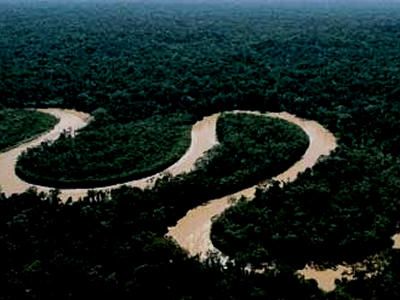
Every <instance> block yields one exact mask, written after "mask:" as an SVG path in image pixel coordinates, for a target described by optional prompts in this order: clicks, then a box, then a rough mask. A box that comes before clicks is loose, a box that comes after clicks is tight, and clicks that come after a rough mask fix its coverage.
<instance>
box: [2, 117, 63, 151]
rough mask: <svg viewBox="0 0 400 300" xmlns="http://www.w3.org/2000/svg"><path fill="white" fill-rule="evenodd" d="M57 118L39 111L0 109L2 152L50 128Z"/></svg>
mask: <svg viewBox="0 0 400 300" xmlns="http://www.w3.org/2000/svg"><path fill="white" fill-rule="evenodd" d="M56 123H57V119H56V118H55V117H53V116H50V115H48V114H44V113H42V112H38V111H32V110H30V111H28V110H15V109H1V110H0V152H1V151H5V149H7V148H9V147H12V146H14V145H16V144H18V143H20V142H23V141H26V140H28V139H30V138H33V137H34V136H36V135H38V134H40V133H43V132H45V131H47V130H50V129H51V128H52V127H53V126H54V125H55V124H56Z"/></svg>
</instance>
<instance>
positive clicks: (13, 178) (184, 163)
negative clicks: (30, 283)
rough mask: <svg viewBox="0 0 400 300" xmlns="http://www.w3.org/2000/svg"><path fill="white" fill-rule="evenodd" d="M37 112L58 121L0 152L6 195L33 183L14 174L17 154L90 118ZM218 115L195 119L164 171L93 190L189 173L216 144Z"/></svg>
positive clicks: (72, 192) (66, 192)
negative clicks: (182, 149)
mask: <svg viewBox="0 0 400 300" xmlns="http://www.w3.org/2000/svg"><path fill="white" fill-rule="evenodd" d="M39 111H42V112H45V113H48V114H51V115H53V116H55V117H57V118H58V119H59V123H58V124H57V125H56V126H55V127H54V128H53V130H51V131H50V132H49V133H47V134H44V135H42V136H41V137H39V138H37V139H35V140H33V141H31V142H28V143H25V144H23V145H20V146H18V147H16V148H14V149H12V150H10V151H7V152H5V153H2V154H0V186H1V188H2V191H3V192H4V193H5V194H6V195H10V194H12V193H21V192H23V191H25V190H26V189H27V188H29V187H31V186H32V185H31V184H29V183H27V182H25V181H23V180H21V179H20V178H19V177H18V176H17V175H16V174H15V164H16V161H17V157H18V156H19V155H20V154H21V153H22V152H23V151H25V150H26V149H28V148H32V147H35V146H38V145H40V143H42V142H44V141H53V140H56V139H58V138H59V136H60V134H61V133H62V132H63V131H64V130H67V129H72V130H73V131H75V130H78V129H80V128H82V127H84V126H86V125H87V123H88V121H89V119H90V118H89V115H87V114H84V113H80V112H77V111H73V110H63V109H40V110H39ZM218 116H219V114H214V115H211V116H208V117H205V118H204V119H203V120H201V121H199V122H197V123H196V124H194V125H193V127H192V133H191V139H192V141H191V145H190V147H189V149H188V150H187V152H186V153H185V154H184V155H183V156H182V157H181V158H180V159H179V160H178V161H177V162H176V163H175V164H173V165H172V166H170V167H169V168H167V169H166V170H164V171H163V172H160V173H157V174H155V175H153V176H149V177H146V178H142V179H139V180H133V181H129V182H126V183H124V184H117V185H112V186H107V187H104V188H98V189H93V190H109V189H113V188H117V187H120V186H121V185H128V186H134V187H140V188H144V187H147V186H151V184H152V182H154V180H155V179H157V178H158V177H160V176H162V175H163V174H165V173H169V174H171V175H172V176H175V175H178V174H180V173H184V172H189V171H191V170H192V168H193V167H194V164H195V162H196V160H197V159H198V158H200V157H201V156H202V155H203V153H204V152H205V151H207V150H209V149H210V148H212V147H213V146H214V145H215V144H216V143H217V137H216V135H215V132H216V123H217V119H218ZM35 187H36V188H37V189H38V191H44V192H48V191H49V190H50V189H51V187H44V186H37V185H35ZM60 192H61V195H60V197H61V199H63V200H66V199H68V198H69V197H71V198H72V199H73V200H77V199H79V198H80V197H83V196H85V195H86V194H87V192H88V189H61V190H60Z"/></svg>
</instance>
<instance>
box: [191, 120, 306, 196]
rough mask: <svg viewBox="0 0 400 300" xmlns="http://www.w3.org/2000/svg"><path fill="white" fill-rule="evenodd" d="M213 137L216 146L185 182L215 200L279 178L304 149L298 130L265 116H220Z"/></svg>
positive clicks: (301, 131) (302, 135) (302, 133)
mask: <svg viewBox="0 0 400 300" xmlns="http://www.w3.org/2000/svg"><path fill="white" fill-rule="evenodd" d="M217 134H218V139H219V141H220V144H219V145H218V146H216V147H214V148H213V149H211V150H210V151H209V153H208V154H207V155H206V156H205V157H204V159H200V160H199V161H198V162H197V166H198V170H196V171H195V172H192V173H191V174H189V175H188V176H187V178H188V179H189V180H191V181H192V182H193V184H194V182H198V183H196V184H197V185H200V186H203V187H208V188H210V189H211V190H212V191H213V192H214V193H215V195H218V196H222V195H226V194H229V192H236V191H239V190H240V189H242V188H245V187H249V186H251V185H253V184H256V183H258V182H259V181H262V180H264V179H268V178H270V177H272V176H274V175H277V174H279V173H280V172H282V171H284V170H286V169H287V168H288V167H290V166H291V165H292V164H294V163H295V162H296V161H297V160H299V159H300V158H301V156H302V155H303V154H304V153H305V151H306V149H307V146H308V137H307V135H306V134H305V133H304V132H303V130H302V129H300V128H299V127H297V126H296V125H293V124H290V123H288V122H286V121H283V120H280V119H275V118H268V117H265V116H254V115H248V114H223V115H222V116H221V118H220V119H219V120H218V123H217ZM192 178H193V179H192ZM200 189H202V188H200ZM210 196H211V198H213V196H212V195H210ZM214 197H215V196H214Z"/></svg>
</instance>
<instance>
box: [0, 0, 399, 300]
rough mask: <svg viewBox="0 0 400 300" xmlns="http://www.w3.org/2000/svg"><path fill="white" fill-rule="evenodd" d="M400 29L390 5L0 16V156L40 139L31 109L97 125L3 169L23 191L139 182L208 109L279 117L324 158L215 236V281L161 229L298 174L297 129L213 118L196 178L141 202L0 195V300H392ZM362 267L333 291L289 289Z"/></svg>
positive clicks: (263, 195) (128, 194)
mask: <svg viewBox="0 0 400 300" xmlns="http://www.w3.org/2000/svg"><path fill="white" fill-rule="evenodd" d="M399 30H400V4H398V3H395V2H385V3H381V2H379V3H378V2H373V1H371V2H368V3H364V2H353V3H348V2H344V1H338V2H335V3H333V2H332V3H331V2H329V3H328V2H318V1H306V2H301V3H300V2H296V3H293V2H289V1H287V2H285V1H276V2H274V1H271V2H268V3H263V2H258V1H251V2H249V3H246V2H244V1H243V2H236V1H235V2H234V1H225V0H224V1H222V0H221V1H220V2H219V1H214V2H194V3H191V2H188V1H179V2H175V3H173V2H162V1H149V2H146V3H142V2H135V1H132V2H131V1H124V2H119V1H115V2H114V1H110V2H106V1H100V0H96V1H76V0H74V1H48V2H39V1H38V2H34V1H22V0H19V1H8V0H0V152H5V151H7V150H8V149H9V148H10V147H17V146H18V145H19V144H20V143H22V142H23V141H25V140H28V139H32V138H34V137H35V136H37V135H38V134H42V133H44V132H47V131H49V130H50V129H51V128H53V127H54V126H55V125H56V123H57V120H56V119H55V118H54V117H52V116H50V115H47V114H43V113H41V112H38V111H35V110H33V109H35V108H43V107H54V108H63V109H64V108H65V109H75V110H78V111H83V112H86V113H88V114H90V115H91V116H92V117H93V119H92V120H91V122H89V125H88V126H86V127H85V128H83V129H81V130H79V131H78V132H76V133H74V134H73V135H69V134H68V133H64V134H62V135H61V138H60V139H58V140H56V141H54V142H49V143H43V144H42V145H40V146H39V147H37V148H32V149H28V150H27V151H26V152H25V153H24V154H23V155H22V156H20V157H19V159H18V163H17V165H16V167H17V169H16V170H17V174H18V175H19V176H20V177H21V178H22V179H24V180H26V181H28V182H30V183H33V184H39V185H47V186H50V187H53V188H95V187H98V186H102V185H111V184H114V183H123V182H125V181H127V180H131V179H136V178H141V177H146V176H147V175H150V174H152V173H154V172H159V171H162V170H163V169H164V168H165V167H168V166H169V165H171V164H173V163H174V162H176V161H177V160H178V159H179V158H180V157H182V156H183V155H184V154H185V151H186V150H187V149H188V147H189V144H190V130H191V128H192V126H193V124H195V123H196V122H197V121H199V120H202V119H203V118H204V117H205V116H209V115H211V114H214V113H219V112H224V111H233V110H242V111H259V112H267V111H273V112H280V111H287V112H290V113H291V114H295V115H297V116H298V117H300V118H307V119H310V120H315V121H317V122H318V123H320V124H322V125H323V126H324V127H325V128H327V129H328V130H329V131H330V132H332V133H333V134H334V135H335V137H336V139H337V144H338V147H337V149H336V150H335V151H334V152H332V153H330V155H329V156H327V157H322V158H321V159H320V160H319V161H318V163H317V164H316V165H315V166H314V167H313V168H312V169H309V170H307V171H305V172H304V173H303V174H301V175H300V176H299V177H298V178H297V179H296V180H295V181H294V182H291V183H285V184H279V183H272V186H271V187H269V188H268V189H266V188H265V187H264V186H260V188H259V189H258V191H257V192H256V196H255V199H254V200H253V201H252V202H247V201H245V200H243V201H238V203H237V204H236V205H235V206H233V207H232V208H230V209H229V210H227V211H225V212H224V213H223V214H222V215H221V216H220V217H219V218H215V219H214V220H213V225H212V233H211V238H212V241H213V244H214V246H215V247H216V248H217V249H219V250H220V251H222V253H224V254H226V255H228V256H229V257H230V258H231V259H232V260H230V261H229V262H228V263H227V264H225V265H224V264H221V262H220V260H219V258H218V257H216V256H215V255H210V256H209V257H208V259H206V260H205V261H200V260H199V259H198V258H197V257H189V255H188V253H187V252H186V251H185V249H181V248H180V247H179V245H178V244H177V243H176V242H175V241H174V240H173V239H172V238H169V237H166V236H165V234H166V233H167V231H168V228H169V227H171V226H174V225H175V224H176V223H177V222H178V221H179V220H180V219H181V218H182V217H184V216H185V215H186V214H187V212H188V211H190V210H192V209H194V208H195V207H197V206H199V205H204V204H205V203H207V201H209V200H211V199H216V198H218V197H222V196H225V195H228V194H231V193H235V192H237V191H239V190H241V189H244V188H246V187H249V186H253V185H255V184H257V183H259V182H260V181H264V180H265V179H268V178H272V177H273V176H275V175H277V174H279V173H280V172H283V171H285V170H286V169H287V168H289V167H290V166H291V165H293V164H294V163H295V162H296V161H298V160H299V159H301V157H302V155H303V154H304V153H305V151H306V149H307V147H308V145H309V143H310V140H309V138H308V136H307V135H306V134H305V132H303V130H302V129H301V128H298V126H295V125H294V124H290V123H289V122H286V121H283V120H279V119H275V118H269V117H266V116H265V115H251V114H245V113H222V115H221V116H220V117H219V118H218V122H217V127H216V131H217V136H218V141H219V143H218V144H217V145H216V146H214V147H213V148H211V149H210V150H209V151H207V153H205V155H204V156H203V157H202V158H200V159H199V160H198V161H197V162H196V168H195V169H194V170H192V171H191V172H189V173H184V174H179V175H177V176H169V175H168V174H166V175H165V176H163V177H161V178H160V179H158V180H157V181H156V182H154V185H153V186H151V187H148V188H145V189H139V188H133V187H128V186H124V187H120V188H118V189H113V190H111V191H110V192H109V193H104V192H95V191H91V192H90V193H88V195H87V196H86V197H84V198H82V199H80V200H79V201H72V199H70V200H68V201H65V202H64V201H61V198H60V191H59V190H57V189H54V190H52V191H51V192H49V193H42V192H39V191H38V190H36V189H35V188H31V189H29V190H28V191H26V192H24V193H20V194H14V195H8V194H7V195H6V194H5V193H1V195H0V254H1V255H2V257H3V258H4V260H3V263H2V264H0V280H1V282H2V288H1V289H0V299H78V298H82V297H90V298H94V297H108V298H115V299H132V298H136V299H150V298H153V297H156V296H157V295H160V294H161V295H163V297H164V298H166V299H182V300H183V299H296V300H297V299H332V300H336V299H398V297H399V296H400V286H399V276H400V263H399V261H400V260H399V252H398V251H399V250H396V249H393V248H392V247H393V240H392V239H391V237H392V236H393V234H395V233H398V232H399V231H400V211H399V207H400V203H399V202H400V198H399V195H400V191H399V188H400V173H399V172H400V169H399V168H400V161H399V155H398V154H399V149H400V139H399V134H398V132H399V129H400V102H399V99H400V85H399V83H400V72H399V70H400V60H399V53H400V52H399V51H400V43H399V32H400V31H399ZM0 172H2V170H1V169H0ZM1 185H2V182H0V187H1ZM359 262H364V264H363V266H362V267H360V268H358V269H355V270H354V274H353V277H354V280H353V281H347V280H345V279H344V280H342V281H338V282H337V288H336V289H335V290H334V291H330V292H324V291H321V290H320V289H319V288H318V287H317V284H316V282H315V281H313V280H308V281H307V280H305V279H304V278H303V277H302V276H301V275H299V274H296V273H295V272H296V270H298V269H301V268H303V267H304V266H305V265H306V264H309V265H315V266H317V267H318V268H323V267H332V266H335V265H337V264H342V263H348V264H351V263H359ZM249 265H251V266H253V267H255V268H259V267H265V266H269V267H267V268H265V269H264V271H263V272H261V273H260V272H256V269H251V268H250V269H249V268H248V266H249ZM371 274H373V275H372V276H371Z"/></svg>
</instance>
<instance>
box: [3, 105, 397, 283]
mask: <svg viewBox="0 0 400 300" xmlns="http://www.w3.org/2000/svg"><path fill="white" fill-rule="evenodd" d="M40 111H42V112H45V113H48V114H51V115H54V116H55V117H57V118H58V119H59V123H58V124H57V125H56V126H55V127H54V128H53V129H52V130H51V131H49V132H48V133H45V134H43V135H41V136H39V137H38V138H36V139H34V140H32V141H29V142H27V143H24V144H21V145H18V146H16V147H15V148H13V149H11V150H9V151H6V152H4V153H0V186H1V188H2V191H3V192H4V193H5V194H6V195H10V194H12V193H21V192H23V191H25V190H26V189H27V188H29V187H32V185H31V184H29V183H27V182H25V181H23V180H21V179H20V178H19V177H18V176H17V175H16V174H15V164H16V161H17V158H18V156H19V155H20V154H21V153H22V152H23V151H25V150H26V149H28V148H32V147H35V146H38V145H40V143H42V142H44V141H53V140H56V139H58V138H59V136H60V134H61V133H62V132H63V131H64V130H72V132H75V131H77V130H79V129H80V128H83V127H84V126H86V125H87V124H88V122H89V121H90V116H89V115H87V114H84V113H80V112H77V111H74V110H64V109H40ZM231 113H248V114H255V115H265V116H267V117H272V118H280V119H283V120H286V121H288V122H290V123H293V124H296V125H298V126H299V127H301V128H302V130H304V132H305V133H306V134H307V136H308V138H309V142H310V143H309V147H308V149H307V150H306V152H305V153H304V155H303V157H302V158H301V159H300V160H299V161H297V162H296V163H295V164H294V165H293V166H292V167H290V168H289V169H288V170H286V171H285V172H283V173H281V174H279V175H277V176H275V177H274V178H273V179H274V180H277V181H280V182H282V183H283V182H291V181H294V180H295V179H296V178H297V176H298V175H299V174H300V173H301V172H303V171H304V170H306V169H307V168H312V167H313V166H314V165H315V164H316V163H317V162H318V160H319V159H320V158H321V157H323V156H326V155H329V154H330V153H331V151H332V150H334V149H335V148H336V146H337V144H336V139H335V137H334V136H333V134H332V133H330V132H329V131H328V130H326V129H325V128H324V127H322V126H321V125H320V124H319V123H317V122H315V121H310V120H304V119H301V118H298V117H296V116H294V115H292V114H289V113H286V112H281V113H266V114H261V113H258V112H248V111H234V112H231ZM219 115H220V114H213V115H211V116H207V117H205V118H203V119H202V120H200V121H198V122H197V123H196V124H194V125H193V127H192V133H191V139H192V140H191V145H190V147H189V149H188V150H187V152H186V153H185V154H184V155H183V156H182V157H181V159H179V160H178V161H177V162H176V163H175V164H173V165H172V166H170V167H169V168H167V169H166V170H164V171H163V172H160V173H157V174H154V175H152V176H149V177H146V178H142V179H139V180H133V181H129V182H126V183H123V184H118V185H112V186H107V187H102V188H98V189H92V190H110V189H113V188H117V187H120V186H122V185H128V186H133V187H139V188H145V187H149V186H151V185H152V184H153V182H154V181H155V180H156V179H157V178H159V177H161V176H162V175H164V174H166V173H169V174H171V175H172V176H175V175H178V174H181V173H185V172H190V171H191V170H193V168H194V166H195V162H196V160H197V159H199V158H200V157H201V156H203V155H204V153H205V152H206V151H207V150H209V149H211V148H212V147H213V146H215V145H216V144H217V143H218V140H217V134H216V123H217V120H218V117H219ZM268 179H270V178H266V181H265V182H261V183H260V184H261V185H263V186H264V187H265V188H268V183H267V182H268ZM260 184H258V185H255V186H252V187H249V188H247V189H244V190H242V191H239V192H237V193H235V194H231V195H226V196H224V197H222V198H219V199H214V200H210V201H208V202H207V203H206V204H204V205H201V206H198V207H196V208H194V209H192V210H190V211H189V212H188V213H187V214H186V216H185V217H183V218H182V219H181V220H179V221H178V222H177V224H176V225H175V226H174V227H170V228H168V234H167V235H168V236H170V237H172V238H173V239H175V240H176V242H177V243H178V244H179V245H180V246H181V247H182V248H184V249H186V250H187V251H188V253H189V254H190V255H199V256H200V258H201V259H204V258H206V257H207V254H209V253H211V252H214V253H216V254H217V255H219V256H220V257H221V260H222V261H223V260H227V259H228V258H226V257H224V255H223V254H222V253H220V252H219V251H218V250H217V249H216V248H215V247H214V246H213V245H212V242H211V240H210V230H211V224H212V220H213V218H216V217H217V216H218V215H220V214H221V213H222V212H223V211H224V210H226V209H227V208H229V207H230V206H232V205H234V201H233V199H238V198H241V197H245V198H247V199H248V200H249V201H250V200H252V199H253V198H254V193H255V191H256V188H257V187H258V186H259V185H260ZM35 187H36V188H37V190H38V191H44V192H48V191H49V190H51V187H43V186H35ZM60 192H61V194H60V197H61V199H63V200H66V199H68V198H69V197H71V198H72V199H74V200H77V199H79V198H80V197H83V196H85V195H86V193H87V192H88V189H61V190H60ZM393 239H394V240H395V246H394V247H396V248H400V235H395V236H394V237H393ZM294 251H295V250H294ZM349 270H350V268H349V267H346V266H341V265H339V266H337V268H335V269H327V270H317V269H315V268H313V267H310V266H306V267H305V268H304V269H303V270H299V271H298V274H301V275H303V276H304V277H305V278H306V279H310V278H312V279H315V280H316V281H317V282H318V286H319V287H320V288H321V289H323V290H325V291H330V290H333V289H334V288H335V283H334V281H335V279H337V278H341V277H343V276H346V272H348V271H349Z"/></svg>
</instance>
